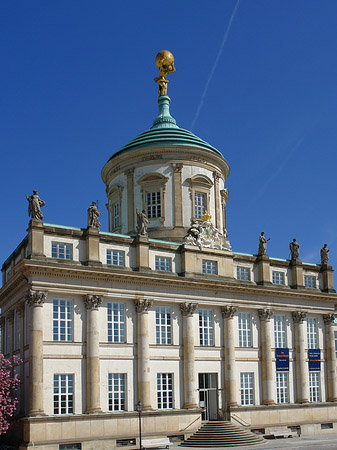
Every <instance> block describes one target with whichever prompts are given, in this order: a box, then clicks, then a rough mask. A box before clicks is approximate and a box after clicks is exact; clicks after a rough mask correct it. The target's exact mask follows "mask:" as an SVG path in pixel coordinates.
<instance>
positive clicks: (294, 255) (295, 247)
mask: <svg viewBox="0 0 337 450" xmlns="http://www.w3.org/2000/svg"><path fill="white" fill-rule="evenodd" d="M289 248H290V253H291V260H292V261H297V260H298V258H299V256H300V244H299V243H298V242H297V241H296V239H293V241H292V242H290V244H289Z"/></svg>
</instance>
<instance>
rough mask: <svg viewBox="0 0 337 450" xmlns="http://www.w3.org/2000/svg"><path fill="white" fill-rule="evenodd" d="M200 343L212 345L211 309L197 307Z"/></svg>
mask: <svg viewBox="0 0 337 450" xmlns="http://www.w3.org/2000/svg"><path fill="white" fill-rule="evenodd" d="M199 336H200V345H213V311H212V310H211V309H199Z"/></svg>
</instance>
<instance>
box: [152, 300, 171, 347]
mask: <svg viewBox="0 0 337 450" xmlns="http://www.w3.org/2000/svg"><path fill="white" fill-rule="evenodd" d="M155 320H156V345H172V342H173V339H172V311H171V308H170V307H169V306H156V307H155Z"/></svg>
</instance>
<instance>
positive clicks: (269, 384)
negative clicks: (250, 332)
mask: <svg viewBox="0 0 337 450" xmlns="http://www.w3.org/2000/svg"><path fill="white" fill-rule="evenodd" d="M258 313H259V318H260V325H261V353H262V355H261V356H262V357H261V365H262V404H263V405H274V404H275V401H274V399H273V386H274V383H273V366H272V355H271V330H270V319H271V318H272V317H273V311H272V310H271V309H269V308H265V309H260V310H259V311H258Z"/></svg>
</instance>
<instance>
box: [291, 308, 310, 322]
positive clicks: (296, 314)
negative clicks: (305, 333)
mask: <svg viewBox="0 0 337 450" xmlns="http://www.w3.org/2000/svg"><path fill="white" fill-rule="evenodd" d="M292 316H293V321H294V322H295V323H303V320H304V319H305V318H306V317H307V312H306V311H293V312H292Z"/></svg>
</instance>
